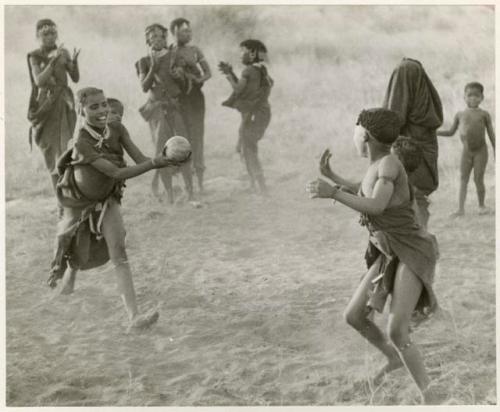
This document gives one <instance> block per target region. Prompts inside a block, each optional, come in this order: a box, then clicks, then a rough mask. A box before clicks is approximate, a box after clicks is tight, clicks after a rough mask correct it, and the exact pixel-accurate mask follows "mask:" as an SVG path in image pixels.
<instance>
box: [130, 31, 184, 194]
mask: <svg viewBox="0 0 500 412" xmlns="http://www.w3.org/2000/svg"><path fill="white" fill-rule="evenodd" d="M145 36H146V44H147V46H148V48H149V53H148V55H147V56H144V57H142V58H141V59H140V60H139V61H138V62H136V64H135V66H136V70H137V75H138V76H139V81H140V84H141V88H142V91H143V92H144V93H148V100H147V102H146V103H145V104H144V105H143V106H142V107H141V108H140V109H139V111H140V113H141V115H142V117H143V118H144V120H145V121H146V122H148V123H149V127H150V129H151V136H152V138H153V143H154V144H155V154H156V155H158V154H160V153H161V151H162V150H163V147H164V145H165V143H166V141H167V140H168V139H169V138H170V137H172V136H174V135H180V136H183V137H186V138H187V137H188V136H187V134H188V133H187V130H186V126H185V125H184V120H183V118H182V115H181V112H180V104H179V96H180V93H181V90H180V87H179V85H178V84H177V82H176V80H175V79H174V77H173V73H172V64H173V63H172V55H171V52H170V50H168V48H167V28H166V27H163V26H162V25H161V24H158V23H155V24H151V25H149V26H148V27H146V30H145ZM180 171H181V173H182V176H183V178H184V184H185V186H186V192H187V194H188V198H189V201H192V200H193V182H192V174H191V167H190V162H188V163H186V164H184V165H182V166H180ZM175 172H176V169H175V168H170V167H167V168H164V169H162V170H159V171H158V173H159V175H160V177H161V180H162V182H163V185H164V187H165V190H166V191H167V196H168V202H169V203H173V202H174V192H173V187H172V176H173V174H174V173H175ZM157 186H158V174H155V177H154V179H153V193H155V195H156V196H159V193H158V187H157Z"/></svg>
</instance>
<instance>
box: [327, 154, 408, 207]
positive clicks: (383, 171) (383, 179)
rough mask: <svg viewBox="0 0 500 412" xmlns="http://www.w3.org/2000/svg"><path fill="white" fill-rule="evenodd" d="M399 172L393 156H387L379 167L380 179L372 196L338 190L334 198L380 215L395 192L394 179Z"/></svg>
mask: <svg viewBox="0 0 500 412" xmlns="http://www.w3.org/2000/svg"><path fill="white" fill-rule="evenodd" d="M398 173H399V167H398V164H397V163H396V162H395V161H394V159H392V158H391V157H386V158H385V159H383V160H382V161H381V162H380V165H379V167H378V179H377V181H376V182H375V186H374V187H373V192H372V197H361V196H356V195H352V194H350V193H345V192H343V191H340V190H339V191H337V192H336V193H334V194H333V199H335V200H337V201H339V202H340V203H343V204H344V205H346V206H348V207H350V208H351V209H354V210H356V211H358V212H361V213H367V214H369V215H380V214H381V213H383V212H384V210H385V209H386V208H387V205H388V204H389V202H390V200H391V197H392V194H393V193H394V180H396V178H397V176H398Z"/></svg>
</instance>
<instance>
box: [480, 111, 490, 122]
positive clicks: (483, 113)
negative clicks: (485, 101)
mask: <svg viewBox="0 0 500 412" xmlns="http://www.w3.org/2000/svg"><path fill="white" fill-rule="evenodd" d="M481 114H482V115H483V117H484V119H485V120H489V119H491V115H490V112H488V111H487V110H484V109H481Z"/></svg>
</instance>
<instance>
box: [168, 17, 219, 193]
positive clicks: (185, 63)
mask: <svg viewBox="0 0 500 412" xmlns="http://www.w3.org/2000/svg"><path fill="white" fill-rule="evenodd" d="M170 31H171V33H172V34H173V36H174V37H175V43H174V44H173V45H172V46H171V48H170V50H171V53H172V64H173V70H174V72H175V73H176V74H175V76H174V77H176V78H177V79H180V80H181V90H182V93H181V94H180V96H179V103H180V107H181V113H182V117H183V119H184V123H185V125H186V128H187V132H188V136H186V137H187V138H188V139H189V141H190V143H191V146H192V150H193V167H194V170H195V173H196V177H197V179H198V187H199V190H200V193H203V175H204V171H205V163H204V158H203V137H204V136H203V135H204V129H205V126H204V122H205V96H204V94H203V92H202V90H201V89H202V87H203V85H204V84H205V82H206V81H207V80H208V79H210V77H212V73H211V70H210V66H209V65H208V62H207V60H206V59H205V56H204V54H203V52H202V51H201V49H200V48H199V47H198V46H195V45H192V44H190V42H191V39H192V37H193V35H192V30H191V24H190V23H189V21H188V20H186V19H185V18H182V17H180V18H177V19H175V20H173V21H172V23H171V24H170Z"/></svg>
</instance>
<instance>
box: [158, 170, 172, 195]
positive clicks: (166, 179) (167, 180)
mask: <svg viewBox="0 0 500 412" xmlns="http://www.w3.org/2000/svg"><path fill="white" fill-rule="evenodd" d="M158 173H159V174H160V177H161V181H162V182H163V186H164V187H165V190H166V192H167V198H168V203H170V204H172V203H174V189H173V188H172V170H169V168H168V167H165V168H163V169H158Z"/></svg>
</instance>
